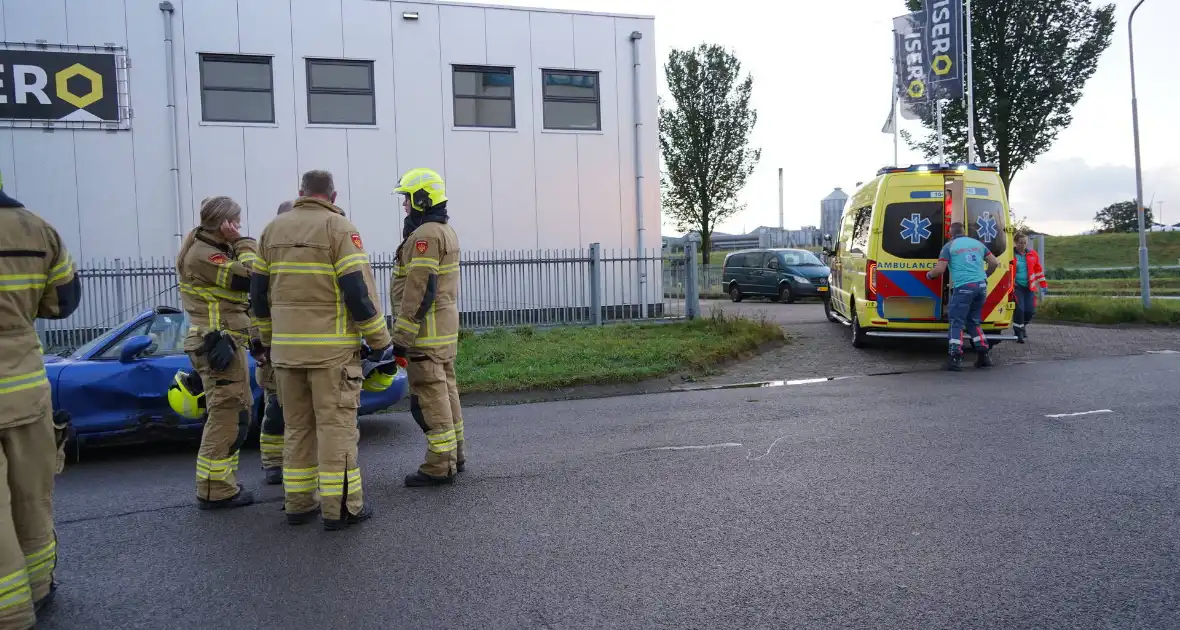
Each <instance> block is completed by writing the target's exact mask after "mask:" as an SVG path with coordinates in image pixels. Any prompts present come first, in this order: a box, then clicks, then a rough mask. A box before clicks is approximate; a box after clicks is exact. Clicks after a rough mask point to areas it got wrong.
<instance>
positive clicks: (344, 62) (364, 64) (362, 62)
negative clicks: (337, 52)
mask: <svg viewBox="0 0 1180 630" xmlns="http://www.w3.org/2000/svg"><path fill="white" fill-rule="evenodd" d="M303 61H304V63H303V69H304V72H305V73H306V77H307V124H309V125H348V126H358V127H375V126H376V125H377V78H376V75H375V70H374V69H373V61H372V60H368V59H333V58H331V57H305V58H304V60H303ZM315 64H322V65H327V66H354V67H360V68H365V69H366V70H368V71H369V87H368V89H360V88H316V87H313V86H312V84H311V67H312V66H313V65H315ZM312 94H346V95H350V96H368V97H369V104H370V111H371V112H372V114H373V115H372V122H356V121H350V122H340V121H330V122H323V121H316V120H312V114H311V95H312Z"/></svg>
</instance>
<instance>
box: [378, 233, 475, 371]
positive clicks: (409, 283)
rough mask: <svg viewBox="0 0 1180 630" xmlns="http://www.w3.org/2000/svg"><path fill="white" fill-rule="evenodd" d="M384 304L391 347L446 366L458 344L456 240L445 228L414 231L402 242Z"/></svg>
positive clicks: (457, 255)
mask: <svg viewBox="0 0 1180 630" xmlns="http://www.w3.org/2000/svg"><path fill="white" fill-rule="evenodd" d="M398 254H399V255H398V264H397V266H396V267H394V272H393V282H392V285H391V289H390V301H391V303H392V306H393V313H394V318H393V342H394V343H395V344H397V345H399V346H402V347H404V348H407V349H409V350H410V354H414V355H424V356H428V357H430V358H432V359H434V360H436V361H449V360H451V359H454V358H455V355H456V354H457V350H458V349H457V345H458V343H459V302H458V299H459V236H458V234H456V233H455V229H454V228H452V227H451V226H450V225H449V224H446V223H436V222H427V223H423V224H422V225H420V226H418V228H417V229H415V230H414V231H413V232H412V233H411V234H410V235H409V236H408V237H407V238H406V240H405V242H404V243H402V247H401V250H400V251H399V253H398Z"/></svg>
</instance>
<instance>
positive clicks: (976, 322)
mask: <svg viewBox="0 0 1180 630" xmlns="http://www.w3.org/2000/svg"><path fill="white" fill-rule="evenodd" d="M986 299H987V283H986V282H968V283H967V284H964V285H961V286H957V287H955V289H954V291H952V292H951V304H950V307H949V309H948V311H949V313H948V314H949V317H950V320H951V330H950V335H949V336H950V353H951V356H955V355H961V354H963V333H964V331H966V332H968V333H970V334H971V340H972V341H974V342H975V347H976V348H978V349H979V350H981V351H982V350H987V338H986V337H984V335H983V321H982V320H983V302H984V300H986Z"/></svg>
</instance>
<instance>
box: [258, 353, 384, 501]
mask: <svg viewBox="0 0 1180 630" xmlns="http://www.w3.org/2000/svg"><path fill="white" fill-rule="evenodd" d="M275 376H276V377H277V379H276V380H277V381H278V383H277V384H278V388H279V394H280V395H281V396H282V399H281V402H282V406H283V416H284V421H285V423H286V431H285V433H284V436H283V437H284V440H283V490H284V493H285V494H286V502H285V504H284V506H283V507H284V509H285V510H286V512H287V513H288V514H299V513H305V512H308V511H311V510H314V509H315V507H316V493H317V491H318V493H319V503H320V508H321V510H322V512H321V513H322V515H323V518H324V519H325V520H339V519H341V518H342V517H343V515H342V514H341V511H340V510H341V505H342V504H343V505H346V506H347V508H348V512H349V513H350V514H360V512H361V508H362V507H363V506H364V503H365V501H364V494H363V491H362V488H361V467H360V463H359V462H358V461H357V444H358V442H359V441H360V430H359V429H358V428H357V424H356V416H357V409H359V408H360V406H361V385H362V384H363V381H364V378H363V376H362V373H361V365H360V360H359V358H358V359H357V360H356V361H352V362H349V363H347V364H345V365H341V366H337V367H333V368H308V369H304V368H286V367H278V366H276V367H275Z"/></svg>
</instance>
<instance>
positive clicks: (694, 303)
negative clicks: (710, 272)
mask: <svg viewBox="0 0 1180 630" xmlns="http://www.w3.org/2000/svg"><path fill="white" fill-rule="evenodd" d="M699 269H700V268H699V267H698V266H697V244H696V243H695V242H694V241H689V242H688V243H687V244H686V246H685V248H684V317H685V318H687V319H696V318H697V317H699V316H700V314H701V283H700V279H699V277H698V275H697V272H698V271H699Z"/></svg>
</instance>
